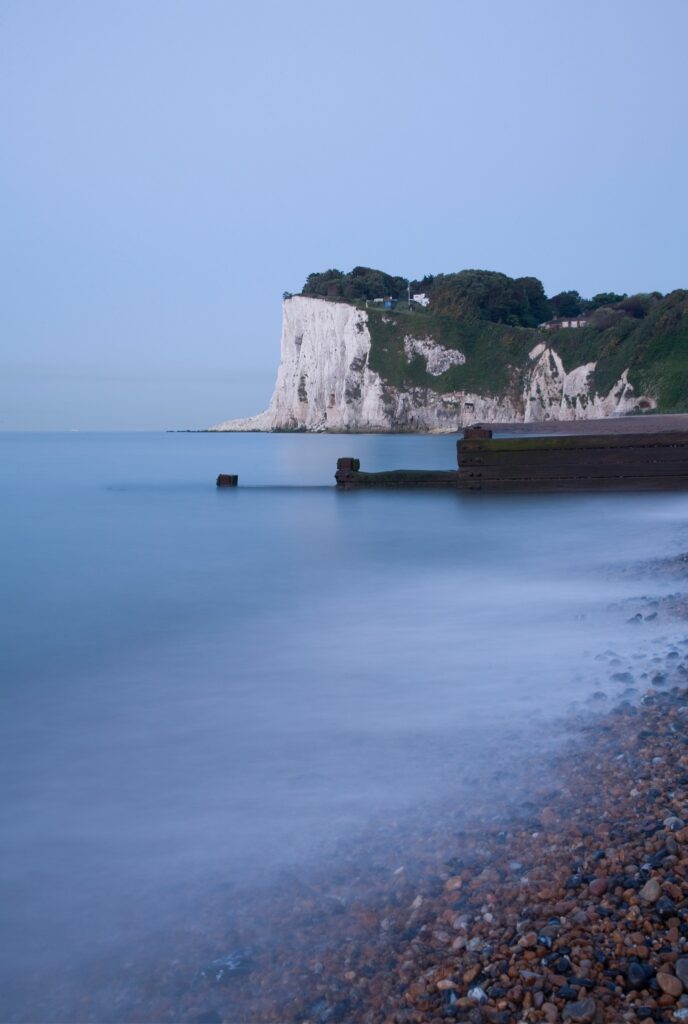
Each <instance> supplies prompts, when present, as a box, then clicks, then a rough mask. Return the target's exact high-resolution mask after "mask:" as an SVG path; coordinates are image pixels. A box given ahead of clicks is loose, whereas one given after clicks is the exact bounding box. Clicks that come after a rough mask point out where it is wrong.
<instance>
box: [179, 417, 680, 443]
mask: <svg viewBox="0 0 688 1024" xmlns="http://www.w3.org/2000/svg"><path fill="white" fill-rule="evenodd" d="M480 422H483V423H484V425H485V426H488V427H490V428H491V429H492V430H493V431H494V432H495V433H499V434H654V433H662V432H663V431H670V430H688V412H674V413H646V414H643V415H642V416H606V417H604V418H603V419H599V420H540V421H538V422H536V423H523V422H516V423H512V422H509V423H488V422H487V421H480ZM463 430H464V428H463V427H459V428H457V429H456V430H453V431H447V432H446V433H445V432H444V431H433V430H370V429H367V430H210V429H208V428H203V429H198V430H194V429H186V430H184V429H177V430H167V431H165V433H167V434H308V435H316V434H342V435H346V436H349V435H351V434H353V435H356V434H376V435H377V434H390V435H393V434H403V435H407V436H408V437H453V436H455V435H458V434H462V433H463Z"/></svg>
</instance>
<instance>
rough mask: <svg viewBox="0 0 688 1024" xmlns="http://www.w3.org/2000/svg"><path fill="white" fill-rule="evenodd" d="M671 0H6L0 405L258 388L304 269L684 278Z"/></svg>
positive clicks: (630, 283) (20, 416) (677, 26)
mask: <svg viewBox="0 0 688 1024" xmlns="http://www.w3.org/2000/svg"><path fill="white" fill-rule="evenodd" d="M686 38H688V4H686V3H685V0H655V2H654V3H649V2H648V0H596V2H591V0H575V2H571V0H557V2H552V0H547V2H545V0H470V2H468V0H429V2H427V3H424V4H419V3H409V2H406V0H365V2H363V0H351V2H349V3H347V4H323V3H316V2H310V0H291V2H277V0H275V2H265V0H252V2H251V3H250V4H246V3H241V4H240V3H233V2H230V0H224V2H216V0H198V2H176V0H135V2H130V0H117V2H114V0H113V2H93V0H88V2H80V0H62V2H60V3H55V2H53V0H50V2H33V0H4V2H3V4H2V6H1V7H0V125H1V131H2V140H3V144H2V146H1V147H0V188H1V193H0V194H1V195H2V225H3V227H2V232H1V238H0V259H1V261H2V266H1V268H0V269H1V271H2V279H3V289H2V292H3V299H2V302H1V303H0V429H5V430H8V429H20V430H21V429H29V430H31V429H156V428H177V427H180V428H184V427H202V426H206V425H209V424H211V423H214V422H217V421H219V420H222V419H227V418H229V417H230V416H240V415H246V414H249V413H252V412H258V411H259V410H260V409H262V408H263V407H264V406H265V405H266V404H267V402H268V400H269V396H270V393H271V390H272V383H273V380H274V375H275V370H276V367H277V362H278V357H279V332H280V302H281V294H282V291H284V290H285V289H288V290H293V291H298V290H299V289H300V288H301V286H302V284H303V281H304V279H305V277H306V275H307V274H308V273H309V272H311V271H313V270H322V269H326V268H328V267H332V266H335V267H338V268H340V269H343V270H348V269H350V268H351V267H352V266H354V265H356V264H365V265H369V266H375V267H379V268H381V269H384V270H387V271H388V272H390V273H394V274H403V275H405V276H422V275H423V274H424V273H437V272H442V271H445V272H448V271H453V270H460V269H462V268H464V267H480V268H487V269H494V270H501V271H504V272H505V273H508V274H513V275H521V274H533V275H536V276H538V277H540V278H541V279H542V281H543V282H544V285H545V288H546V290H547V291H548V293H549V294H552V293H554V292H556V291H559V290H561V289H563V288H577V289H579V290H580V291H581V292H582V293H583V294H586V295H589V294H593V293H594V292H598V291H606V290H615V291H627V292H633V291H642V290H652V289H659V290H661V291H669V290H671V289H673V288H677V287H688V268H687V267H686V237H688V230H687V229H688V203H687V202H686V192H687V188H686V181H688V168H687V166H686V165H687V162H688V161H687V156H688V141H687V135H686V130H685V125H686V117H687V114H688V109H687V102H686V101H687V99H688V85H687V79H686V75H685V40H686Z"/></svg>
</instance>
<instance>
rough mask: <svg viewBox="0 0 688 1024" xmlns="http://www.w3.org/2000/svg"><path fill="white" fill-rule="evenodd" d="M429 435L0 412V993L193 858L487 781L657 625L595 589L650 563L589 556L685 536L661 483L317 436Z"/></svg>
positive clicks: (189, 905)
mask: <svg viewBox="0 0 688 1024" xmlns="http://www.w3.org/2000/svg"><path fill="white" fill-rule="evenodd" d="M455 440H456V439H455V438H453V437H408V436H407V437H403V436H349V437H343V436H334V437H333V436H306V435H272V436H264V435H250V434H249V435H212V434H198V435H195V434H100V435H98V434H90V435H89V434H51V435H48V434H35V435H30V434H26V435H19V434H16V435H11V434H5V435H0V452H1V454H2V459H1V465H2V474H1V476H0V492H1V501H0V516H1V521H2V573H1V577H0V588H1V599H2V617H1V623H0V629H1V630H2V642H1V647H0V669H1V672H2V720H1V722H0V730H1V749H2V760H3V768H2V800H1V814H2V864H1V868H0V870H1V879H2V906H3V914H2V932H3V934H2V938H3V949H4V953H3V958H2V967H1V972H2V975H3V981H4V989H5V991H6V992H8V993H10V995H9V996H7V997H6V998H7V999H9V1003H8V1004H7V1005H6V1006H4V1007H3V1008H2V1011H3V1013H4V1016H3V1019H5V1018H7V1019H23V1016H24V1015H25V1007H24V1003H23V999H24V995H23V993H26V992H28V991H29V990H30V989H31V988H32V987H35V985H36V984H40V983H41V978H42V977H43V975H45V977H46V978H47V977H54V975H55V972H56V971H57V972H59V971H60V970H62V969H63V968H64V969H68V968H69V969H71V968H74V967H75V965H78V964H79V963H80V962H81V961H82V960H85V959H86V958H88V957H92V956H94V955H96V954H102V955H106V954H107V953H108V951H109V950H116V949H117V948H121V947H126V946H130V947H132V948H134V947H135V946H136V944H137V943H142V942H145V941H146V940H147V938H148V936H149V935H155V934H159V933H160V932H161V931H164V930H165V929H166V928H168V927H169V928H174V927H176V926H177V925H178V924H179V919H180V917H181V916H182V915H184V919H185V920H186V921H187V922H188V921H193V919H194V915H197V916H198V919H199V920H200V919H202V916H203V912H204V900H205V899H207V898H209V896H208V894H209V893H211V892H213V891H216V890H215V887H217V886H221V885H223V884H227V883H229V884H231V886H233V887H234V888H237V887H251V886H253V885H257V884H264V883H265V881H266V879H269V878H270V877H271V875H272V874H273V873H275V872H278V871H280V870H281V869H282V868H284V867H287V866H288V867H290V868H292V869H296V870H303V871H306V870H308V866H309V865H312V864H316V863H322V860H323V858H325V857H328V856H329V857H333V856H336V852H337V849H338V847H339V846H340V844H342V843H345V842H346V843H351V842H354V843H355V841H356V836H357V834H358V833H359V831H360V830H362V829H363V828H364V827H365V826H367V825H368V824H369V823H370V822H371V821H373V820H379V819H381V818H384V817H385V816H390V815H395V814H400V815H403V813H405V812H408V811H412V810H413V808H414V807H415V806H418V805H420V804H423V805H424V806H428V804H429V803H431V802H432V801H434V800H442V799H448V798H452V799H457V800H459V801H461V802H462V803H463V804H465V805H466V806H470V805H471V803H479V802H484V801H486V800H489V786H490V782H489V780H490V778H491V769H492V768H494V765H495V764H497V763H499V762H500V760H505V763H506V762H507V761H508V758H509V757H510V756H513V755H514V754H516V753H518V751H520V750H523V749H526V748H527V749H528V750H529V751H533V750H537V749H539V748H540V747H542V748H545V747H546V746H547V744H548V743H552V742H556V735H557V731H556V730H555V729H554V728H553V723H555V722H560V721H561V719H562V715H565V714H566V713H567V710H568V709H569V708H570V706H571V705H572V703H573V702H577V703H578V704H579V705H580V706H586V701H587V700H588V698H589V697H590V695H591V694H592V693H593V691H597V692H599V691H600V690H601V691H603V692H606V693H608V695H609V697H608V699H610V700H611V699H613V697H614V684H613V683H612V682H611V681H610V679H609V678H608V675H605V672H606V671H607V670H606V669H605V666H604V664H603V663H602V662H600V661H599V660H595V655H596V654H598V653H599V652H600V651H604V650H609V649H613V650H614V651H615V652H617V653H619V654H620V656H621V657H624V656H625V655H628V656H629V657H630V656H631V654H632V653H633V652H635V653H638V651H640V650H642V649H643V648H646V649H650V647H651V645H652V644H653V643H654V642H657V641H659V639H660V637H661V636H664V635H666V631H667V628H668V627H667V624H666V623H663V624H661V623H660V624H657V623H654V622H649V621H648V622H646V623H644V624H643V627H642V629H643V635H642V644H641V640H640V639H639V636H638V633H637V631H634V630H633V629H632V628H629V627H628V626H627V624H626V617H625V615H624V612H623V602H624V601H625V600H626V599H627V598H631V597H634V596H636V595H638V594H639V593H640V592H641V589H642V586H645V587H647V586H650V585H651V587H652V589H653V593H660V592H661V591H662V588H663V587H664V588H665V589H666V588H667V587H669V586H670V585H671V584H670V583H669V582H667V583H666V584H663V583H662V582H661V581H655V582H653V583H652V584H643V585H642V586H641V585H640V584H639V583H638V580H637V579H635V578H634V577H633V576H632V575H628V574H624V573H622V572H619V571H617V570H619V569H620V568H622V567H624V566H626V565H627V564H628V563H630V562H635V561H637V560H639V559H649V558H655V557H657V558H659V557H664V556H668V555H674V554H676V553H677V552H680V551H682V550H684V549H685V547H686V532H685V522H686V514H687V513H688V497H686V496H684V495H676V494H673V495H662V494H656V495H652V494H645V495H638V496H628V495H611V496H601V495H579V496H575V495H573V496H549V497H546V496H527V497H526V496H510V497H509V496H490V495H486V494H476V493H469V494H462V495H457V494H455V493H449V492H442V491H438V492H424V493H423V492H419V493H409V492H397V493H394V492H387V493H384V492H378V493H376V492H367V493H366V492H358V493H357V492H349V493H339V492H337V491H336V490H335V489H334V486H333V474H334V468H335V464H336V459H337V457H338V456H341V455H354V456H358V457H360V458H361V461H362V464H363V468H365V469H370V470H375V469H383V468H400V467H405V468H424V467H428V468H438V469H441V468H453V467H454V465H455ZM219 472H228V473H238V474H239V481H240V485H239V488H238V489H236V490H217V489H216V488H215V477H216V475H217V474H218V473H219ZM639 588H640V589H639ZM620 603H621V611H619V604H620ZM614 604H616V605H617V607H616V609H612V610H610V605H614ZM669 628H670V627H669ZM617 688H618V687H617ZM228 898H231V897H228ZM148 951H149V953H150V951H151V950H150V946H149V949H148ZM153 952H154V951H153ZM219 952H221V951H218V953H219Z"/></svg>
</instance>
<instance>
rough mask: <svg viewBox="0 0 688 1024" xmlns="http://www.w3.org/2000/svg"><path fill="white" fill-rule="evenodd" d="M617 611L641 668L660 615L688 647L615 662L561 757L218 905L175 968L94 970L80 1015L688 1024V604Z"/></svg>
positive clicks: (528, 765) (559, 738)
mask: <svg viewBox="0 0 688 1024" xmlns="http://www.w3.org/2000/svg"><path fill="white" fill-rule="evenodd" d="M633 571H634V572H635V571H637V570H635V569H634V570H633ZM655 571H658V570H657V567H653V569H652V572H653V573H654V572H655ZM661 571H662V572H664V573H670V574H674V575H676V574H678V575H683V574H684V573H685V558H683V557H681V558H679V559H676V560H674V561H673V562H672V563H670V564H667V565H664V566H662V567H661ZM638 574H639V578H642V572H639V573H638ZM619 611H620V614H621V615H623V616H624V619H625V622H626V623H627V624H628V629H629V630H632V629H636V630H637V631H638V648H637V650H638V651H642V650H643V639H642V635H641V633H642V629H643V626H644V624H645V623H647V622H650V621H654V620H655V619H656V618H657V617H658V616H659V617H660V618H663V619H665V620H666V622H667V623H668V624H670V625H671V626H673V627H674V628H673V634H672V639H671V640H666V641H665V640H664V639H662V644H663V646H661V647H655V648H654V649H653V650H648V651H647V652H646V653H644V654H636V655H635V658H636V659H637V660H636V662H635V664H630V663H629V664H624V663H620V659H619V658H617V657H616V655H615V652H613V651H607V652H600V653H598V654H597V655H596V660H597V662H598V663H601V664H603V665H604V667H605V670H606V671H607V673H608V678H609V680H610V683H611V685H613V686H615V687H616V689H615V691H614V696H613V697H612V698H611V699H610V696H609V695H608V694H606V693H604V692H597V693H595V694H593V695H592V697H591V698H590V700H589V702H588V704H587V706H586V707H584V708H578V709H576V710H575V711H574V712H572V717H571V718H569V719H568V720H567V721H562V722H561V723H559V724H558V726H557V729H556V730H555V732H556V736H555V738H554V742H553V743H552V745H551V750H550V753H548V754H547V756H546V757H542V756H538V757H533V756H529V753H528V751H523V754H522V757H521V758H520V760H519V762H518V763H513V764H512V765H511V766H510V768H509V770H508V771H504V770H503V768H501V767H500V768H499V769H496V770H495V777H494V780H493V793H494V800H493V801H491V803H490V805H489V806H486V807H484V808H483V809H482V810H481V812H480V813H479V814H477V815H476V814H475V813H474V812H472V814H471V816H470V817H466V816H464V815H462V813H461V809H460V808H456V807H452V806H451V805H443V806H441V807H440V806H435V807H432V808H418V809H417V812H416V813H415V815H414V819H413V821H409V820H403V821H402V820H398V821H389V822H384V823H380V824H379V825H377V826H371V828H370V830H369V832H368V834H367V835H366V836H364V837H359V839H358V840H357V842H356V844H353V845H352V847H351V849H350V850H343V851H342V854H341V857H339V858H338V859H337V862H336V863H333V864H329V865H322V866H321V867H320V868H319V869H318V870H317V871H313V872H311V873H309V874H308V875H307V876H306V875H304V874H303V873H299V872H294V873H292V874H285V876H284V877H283V879H282V883H281V884H280V885H277V886H275V885H274V884H272V885H271V886H270V887H269V888H266V890H265V891H264V892H262V893H257V894H256V893H253V894H252V895H251V899H250V901H248V900H246V899H244V900H243V902H242V899H241V898H240V897H236V898H235V899H234V900H233V901H232V900H228V902H227V905H226V906H225V905H223V904H222V902H221V901H220V902H218V903H217V904H216V905H215V906H214V907H213V908H212V910H209V912H208V917H207V919H206V920H204V921H195V922H194V923H193V925H192V926H190V928H189V930H188V932H187V933H185V934H184V935H183V936H178V937H176V941H178V943H179V945H178V948H177V950H176V955H175V953H174V951H173V950H171V952H170V956H169V958H167V959H163V960H161V959H160V958H158V959H157V960H156V962H155V963H150V962H148V963H147V962H146V960H145V958H142V959H139V958H137V959H132V960H131V961H130V962H129V963H128V964H126V965H123V966H124V968H125V970H124V971H121V970H120V969H119V968H118V969H117V970H113V965H112V964H104V963H102V962H101V963H99V964H94V965H93V966H92V974H91V976H90V979H89V982H88V985H87V988H88V991H89V993H90V994H89V995H88V996H86V997H82V999H81V1003H80V1008H79V1011H78V1013H79V1019H83V1020H84V1021H101V1020H107V1021H127V1022H150V1021H161V1022H163V1021H164V1022H176V1021H180V1022H181V1021H183V1022H187V1021H188V1022H190V1024H244V1022H246V1024H263V1022H265V1024H268V1022H270V1024H280V1022H285V1024H286V1022H290V1024H291V1022H294V1024H296V1022H299V1024H307V1022H311V1024H330V1022H333V1024H334V1022H352V1024H354V1022H361V1024H421V1022H422V1024H435V1022H439V1021H448V1020H456V1021H470V1022H472V1024H478V1022H481V1024H482V1022H487V1024H509V1022H512V1021H513V1022H526V1021H527V1022H531V1021H532V1022H537V1021H545V1022H548V1024H556V1022H559V1021H561V1022H565V1021H581V1022H597V1024H601V1022H643V1024H649V1022H651V1021H681V1020H688V641H682V640H680V639H677V637H679V636H680V629H681V624H682V622H683V621H684V620H685V619H686V616H687V614H688V612H687V607H686V602H685V599H684V596H683V594H682V592H680V591H679V592H677V593H674V594H671V595H668V596H665V597H663V598H661V599H659V600H657V599H650V598H648V597H644V598H642V599H639V600H638V601H636V602H633V603H632V604H630V605H629V606H627V607H624V608H621V609H620V610H619ZM677 626H678V627H679V630H678V632H677V631H676V628H675V627H677ZM362 845H363V846H364V847H365V854H366V855H365V859H364V861H363V860H362V858H361V848H362ZM363 862H364V863H365V868H362V867H361V864H362V863H363ZM230 903H231V904H232V909H231V912H230V909H229V904H230ZM114 975H117V976H120V975H122V976H123V977H125V978H126V982H124V981H120V982H118V983H117V984H113V983H111V980H112V977H113V976H114ZM108 979H110V983H109V981H108ZM83 981H84V978H83V977H82V978H81V982H82V984H83ZM67 988H69V986H67ZM65 999H66V1002H65V1010H64V1013H62V1014H58V1016H59V1019H64V1020H67V1019H74V1004H73V1002H72V1003H71V1009H70V1010H67V1009H66V1007H67V1004H68V1002H69V996H68V993H67V991H66V990H65ZM54 1010H55V1004H53V1011H54ZM70 1014H71V1016H70Z"/></svg>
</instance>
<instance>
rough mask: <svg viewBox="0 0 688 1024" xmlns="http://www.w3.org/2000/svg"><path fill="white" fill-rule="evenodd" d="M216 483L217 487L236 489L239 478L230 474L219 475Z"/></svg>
mask: <svg viewBox="0 0 688 1024" xmlns="http://www.w3.org/2000/svg"><path fill="white" fill-rule="evenodd" d="M216 482H217V486H218V487H237V486H238V483H239V477H238V476H237V475H236V474H232V473H220V475H219V476H218V478H217V481H216Z"/></svg>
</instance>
